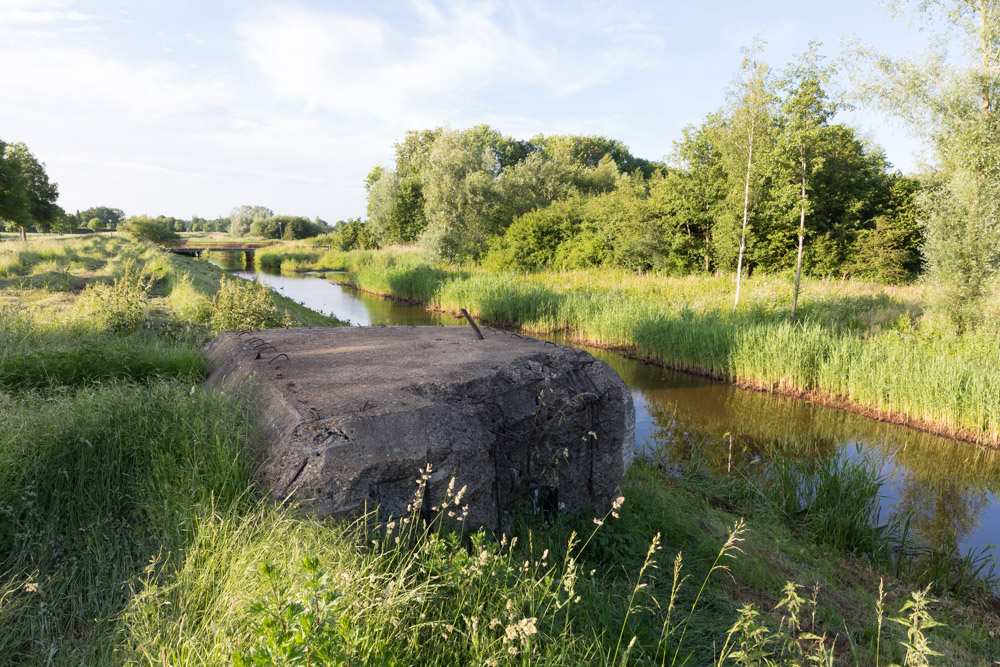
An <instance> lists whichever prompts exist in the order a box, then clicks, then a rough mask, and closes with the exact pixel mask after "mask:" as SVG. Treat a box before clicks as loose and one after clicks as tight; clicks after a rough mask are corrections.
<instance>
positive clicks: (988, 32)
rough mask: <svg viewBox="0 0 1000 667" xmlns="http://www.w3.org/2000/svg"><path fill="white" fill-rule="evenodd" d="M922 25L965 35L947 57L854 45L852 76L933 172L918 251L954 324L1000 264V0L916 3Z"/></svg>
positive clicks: (973, 318)
mask: <svg viewBox="0 0 1000 667" xmlns="http://www.w3.org/2000/svg"><path fill="white" fill-rule="evenodd" d="M907 4H911V5H915V8H916V16H917V17H918V18H922V19H924V22H925V24H926V26H927V27H928V28H934V27H935V26H936V25H944V26H945V27H946V28H947V29H949V30H950V31H951V32H950V35H949V36H951V35H955V34H957V36H958V38H959V39H961V40H962V41H963V42H964V45H965V47H966V53H967V56H968V59H967V61H966V62H965V63H955V61H954V60H953V59H952V58H949V54H948V53H946V51H945V44H946V42H945V41H938V42H937V43H936V45H935V46H933V47H931V48H930V49H929V50H928V51H927V52H926V53H925V54H924V55H923V57H921V58H920V59H910V60H894V59H891V58H889V57H887V56H884V55H882V54H879V53H877V52H874V51H873V50H872V49H870V48H867V47H863V46H859V47H858V48H857V53H858V55H860V56H861V57H862V58H863V59H864V61H865V62H868V63H871V64H872V65H873V66H874V68H873V69H874V72H875V74H874V76H872V77H868V78H861V77H859V79H860V80H859V84H860V85H859V89H860V96H861V98H862V99H863V100H865V101H867V102H870V103H872V104H874V105H876V106H879V107H881V108H883V109H886V110H888V111H890V112H892V113H894V114H895V115H897V116H898V117H900V118H901V119H903V120H904V121H906V122H908V123H909V124H910V125H911V127H912V128H913V129H914V130H915V132H916V133H917V134H918V135H919V136H921V137H922V138H923V139H925V140H926V141H927V143H928V144H929V145H930V146H931V148H932V149H933V153H934V158H935V161H936V163H937V166H938V168H939V169H940V172H941V179H940V181H939V182H937V183H935V184H934V185H933V187H930V188H928V189H927V190H926V191H925V194H924V196H923V197H922V198H921V200H922V204H921V215H922V218H923V225H924V230H925V235H926V242H925V245H924V255H925V259H926V263H927V267H928V270H929V273H930V275H931V277H933V278H934V279H935V280H936V281H937V282H938V283H939V285H940V288H939V291H940V299H939V302H938V304H937V305H938V306H939V307H940V308H942V310H943V311H944V312H945V314H946V315H947V316H948V317H949V318H950V319H951V321H952V323H953V325H954V326H955V328H956V329H957V330H958V331H962V330H964V329H966V328H969V327H971V326H974V325H975V324H976V323H977V322H978V320H979V319H980V317H981V312H982V301H983V300H984V299H985V298H986V296H987V295H988V294H989V291H990V285H991V283H992V282H993V280H994V279H995V277H996V275H997V271H998V268H1000V123H998V116H997V104H998V102H1000V1H998V0H919V1H917V2H913V3H902V2H900V3H897V4H896V5H895V9H897V10H900V11H901V10H904V9H905V8H906V6H907Z"/></svg>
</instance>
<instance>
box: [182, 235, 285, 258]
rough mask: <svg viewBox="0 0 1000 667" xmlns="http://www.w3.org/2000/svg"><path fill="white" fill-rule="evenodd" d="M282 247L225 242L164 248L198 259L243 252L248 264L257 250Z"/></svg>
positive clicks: (183, 243) (269, 243)
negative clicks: (216, 254) (209, 254)
mask: <svg viewBox="0 0 1000 667" xmlns="http://www.w3.org/2000/svg"><path fill="white" fill-rule="evenodd" d="M273 245H281V241H244V242H242V243H226V242H223V241H212V240H207V241H183V242H181V243H178V244H176V245H169V246H164V250H166V251H167V252H172V253H175V254H178V255H187V256H189V257H198V256H200V255H201V254H202V253H203V252H242V253H243V254H244V255H246V258H247V262H252V261H253V254H254V251H255V250H259V249H260V248H267V247H269V246H273Z"/></svg>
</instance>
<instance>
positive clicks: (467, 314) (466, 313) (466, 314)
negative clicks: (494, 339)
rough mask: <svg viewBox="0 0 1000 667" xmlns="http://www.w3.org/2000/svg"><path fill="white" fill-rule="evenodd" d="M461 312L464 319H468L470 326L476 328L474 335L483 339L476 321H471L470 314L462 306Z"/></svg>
mask: <svg viewBox="0 0 1000 667" xmlns="http://www.w3.org/2000/svg"><path fill="white" fill-rule="evenodd" d="M462 314H463V315H465V319H467V320H469V324H470V325H471V326H472V328H473V329H475V330H476V335H477V336H479V340H485V338H484V337H483V332H482V331H480V330H479V327H477V326H476V323H475V322H473V321H472V315H469V311H467V310H466V309H465V308H462Z"/></svg>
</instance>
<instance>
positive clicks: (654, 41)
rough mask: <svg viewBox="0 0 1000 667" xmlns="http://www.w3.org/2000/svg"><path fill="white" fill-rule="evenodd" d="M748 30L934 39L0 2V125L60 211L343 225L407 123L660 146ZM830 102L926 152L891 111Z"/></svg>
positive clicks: (521, 7)
mask: <svg viewBox="0 0 1000 667" xmlns="http://www.w3.org/2000/svg"><path fill="white" fill-rule="evenodd" d="M755 36H761V37H762V38H763V39H764V40H765V41H766V43H767V46H766V50H765V52H764V57H765V59H766V60H767V61H768V62H769V63H770V64H771V65H773V66H774V67H779V68H780V67H782V66H784V65H785V64H786V63H787V62H789V61H790V60H791V59H793V58H794V56H795V55H796V54H798V53H801V52H802V51H804V50H805V49H806V48H807V46H808V44H809V41H810V40H818V41H821V42H822V43H823V47H822V49H821V50H822V52H823V53H824V54H826V55H827V56H829V57H830V58H831V59H833V58H836V57H837V56H839V55H841V54H842V53H843V52H844V48H845V41H844V40H848V39H854V40H858V41H861V42H864V43H867V44H871V45H873V46H875V47H876V48H878V49H879V50H881V51H883V52H885V53H887V54H891V55H898V56H905V55H907V54H909V55H913V54H915V53H917V52H919V51H920V50H921V49H922V48H923V42H922V41H921V40H922V39H924V37H923V36H922V34H921V33H919V32H917V31H916V30H914V29H913V28H912V27H911V26H910V25H909V24H908V23H907V22H905V21H893V20H892V19H891V17H890V15H889V13H888V11H887V10H886V9H885V8H884V7H880V6H879V3H878V2H876V1H875V0H840V1H839V2H801V0H797V1H794V2H779V1H775V2H767V1H763V0H761V1H757V0H755V1H753V2H748V1H746V0H742V1H729V0H714V1H712V2H691V1H690V0H684V1H674V0H661V1H659V2H616V1H615V0H604V1H598V2H586V1H582V2H581V1H576V2H540V1H538V0H536V1H530V0H529V1H524V2H517V1H513V0H509V1H507V2H468V3H464V2H435V1H434V0H410V1H398V2H394V1H386V2H370V1H369V2H273V1H272V2H266V1H258V0H232V1H229V0H220V1H215V2H213V1H212V0H200V1H198V0H171V1H169V2H160V1H157V0H143V1H141V2H129V1H124V0H108V1H104V2H102V1H94V2H73V1H71V0H0V139H3V140H4V141H7V142H12V141H22V142H24V143H26V144H27V145H28V148H29V149H30V150H31V151H32V152H33V153H34V155H35V156H36V157H37V158H38V159H39V160H41V161H43V162H44V163H45V164H46V168H47V171H48V174H49V177H50V179H51V180H54V181H56V182H57V183H58V184H59V191H60V198H59V204H60V205H62V206H63V208H65V209H66V210H67V211H74V210H78V209H86V208H89V207H91V206H96V205H105V206H113V207H117V208H121V209H123V210H124V211H125V212H126V214H128V215H137V214H148V215H168V216H174V217H179V218H190V217H191V216H193V215H199V216H201V217H205V218H214V217H218V216H224V215H227V214H228V212H229V210H230V209H231V208H233V207H234V206H239V205H242V204H250V205H263V206H267V207H269V208H271V209H273V210H274V211H275V212H277V213H281V214H287V215H303V216H307V217H309V218H313V217H315V216H319V217H321V218H322V219H324V220H327V221H329V222H333V221H336V220H341V219H346V218H349V217H355V216H360V217H364V215H365V190H364V179H365V176H366V174H367V173H368V172H369V171H370V170H371V169H372V167H373V166H375V165H376V164H383V165H389V164H391V162H392V160H393V142H395V141H397V140H399V139H401V138H402V137H403V135H404V133H405V132H406V131H407V130H416V129H423V128H429V127H438V126H441V125H450V126H451V127H454V128H465V127H470V126H472V125H477V124H480V123H487V124H489V125H491V126H493V127H495V128H497V129H498V130H500V131H501V132H503V133H504V134H508V135H511V136H514V137H517V138H523V139H528V138H531V137H532V136H534V135H536V134H539V133H542V134H547V135H548V134H588V135H591V134H595V135H603V136H606V137H612V138H615V139H618V140H620V141H622V142H624V143H625V144H626V145H627V146H629V147H630V148H631V150H632V153H633V154H634V155H637V156H639V157H644V158H647V159H651V160H662V159H664V158H665V157H666V156H668V155H669V154H670V153H671V151H672V150H673V143H674V142H675V141H676V140H677V139H679V138H680V136H681V130H682V128H684V127H685V126H686V125H689V124H697V123H699V122H700V121H701V120H702V119H703V118H704V117H705V115H706V114H708V113H710V112H712V111H714V110H717V109H718V108H720V107H721V106H722V105H723V104H724V102H725V95H726V89H727V87H728V86H729V84H730V83H731V81H732V80H733V78H734V76H735V74H736V72H737V69H738V68H739V65H740V61H741V58H742V55H741V48H742V47H745V46H747V45H749V44H750V43H751V42H752V41H753V39H754V38H755ZM838 120H843V121H844V122H848V123H850V124H852V125H854V126H855V127H857V128H858V129H859V130H861V131H862V132H863V133H864V134H865V135H866V136H868V137H869V138H870V139H871V140H872V141H873V142H875V143H877V144H878V145H880V146H882V147H883V148H884V149H885V151H886V153H887V155H888V158H889V160H890V161H891V162H892V163H893V165H894V166H895V167H896V168H899V169H900V170H902V171H904V172H906V171H911V170H913V169H914V168H915V167H916V164H917V159H918V156H919V152H920V148H921V147H920V146H919V144H918V143H917V140H916V139H915V138H913V137H912V136H911V135H910V134H909V133H908V132H907V131H906V130H905V129H904V128H902V127H901V126H899V125H898V124H896V123H894V122H893V121H892V120H891V119H888V118H886V117H885V116H883V115H881V114H877V113H875V112H872V111H868V110H865V109H855V110H854V111H851V112H849V113H846V114H842V115H841V116H838Z"/></svg>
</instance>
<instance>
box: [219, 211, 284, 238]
mask: <svg viewBox="0 0 1000 667" xmlns="http://www.w3.org/2000/svg"><path fill="white" fill-rule="evenodd" d="M272 215H274V211H272V210H271V209H269V208H267V207H266V206H247V205H245V204H244V205H243V206H237V207H236V208H234V209H233V210H231V211H230V212H229V223H230V224H229V234H230V236H246V235H247V234H249V233H250V228H251V227H252V226H253V223H254V221H256V220H263V219H264V218H270V217H271V216H272Z"/></svg>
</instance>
